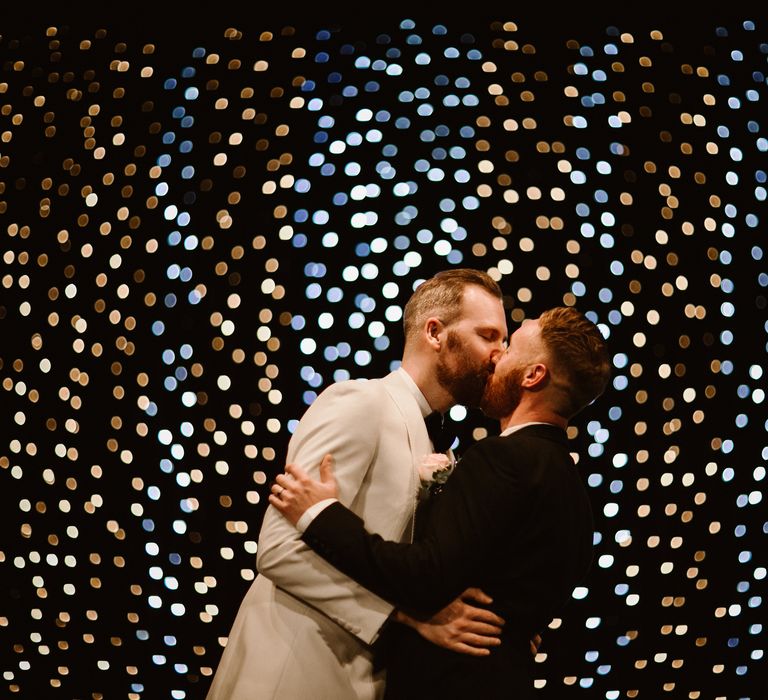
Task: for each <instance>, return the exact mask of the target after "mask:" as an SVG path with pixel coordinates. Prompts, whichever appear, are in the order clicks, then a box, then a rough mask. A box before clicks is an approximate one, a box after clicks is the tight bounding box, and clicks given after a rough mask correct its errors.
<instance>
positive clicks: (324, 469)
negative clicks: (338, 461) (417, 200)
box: [320, 452, 336, 484]
mask: <svg viewBox="0 0 768 700" xmlns="http://www.w3.org/2000/svg"><path fill="white" fill-rule="evenodd" d="M320 481H322V482H323V483H324V484H327V483H329V482H330V483H334V484H335V483H336V479H335V478H334V476H333V455H332V454H330V452H329V453H328V454H326V455H325V457H323V461H322V462H320Z"/></svg>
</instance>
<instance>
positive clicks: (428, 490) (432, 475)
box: [419, 452, 456, 498]
mask: <svg viewBox="0 0 768 700" xmlns="http://www.w3.org/2000/svg"><path fill="white" fill-rule="evenodd" d="M455 467H456V462H455V461H454V460H453V459H451V458H450V457H449V456H448V455H447V454H445V453H444V452H435V453H433V454H429V455H427V456H426V457H424V459H423V460H422V462H421V464H419V482H420V488H419V497H420V498H426V497H427V496H433V495H435V494H438V493H440V491H442V488H443V484H445V482H446V481H448V477H449V476H450V475H451V472H452V471H453V470H454V468H455Z"/></svg>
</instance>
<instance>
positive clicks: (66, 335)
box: [0, 4, 768, 700]
mask: <svg viewBox="0 0 768 700" xmlns="http://www.w3.org/2000/svg"><path fill="white" fill-rule="evenodd" d="M509 8H510V9H508V10H504V11H503V12H506V13H507V14H503V13H499V15H498V16H497V17H495V18H491V19H488V20H485V19H483V20H480V19H473V18H466V17H464V18H461V19H457V17H456V16H449V15H445V16H444V17H443V16H441V15H440V13H439V12H438V11H435V12H434V13H432V14H431V15H430V16H427V17H419V18H416V19H412V18H411V17H410V16H409V15H408V14H407V13H404V14H403V16H402V17H397V18H391V19H382V20H381V21H378V22H377V23H375V26H374V23H370V24H368V23H366V22H351V21H350V22H349V23H346V24H345V22H344V21H335V22H330V21H329V22H323V21H322V19H318V18H317V17H315V18H313V19H311V20H309V19H307V20H305V21H304V22H303V23H302V19H301V18H300V17H297V18H296V19H295V20H294V21H290V20H288V21H272V20H270V19H269V18H268V17H266V16H264V17H262V19H261V20H259V17H258V13H256V14H257V16H256V18H254V19H250V20H248V21H245V20H244V21H242V22H240V23H239V24H237V23H231V24H230V23H226V22H219V21H218V20H217V19H216V18H215V17H206V18H204V19H203V20H200V21H198V22H197V23H196V24H195V26H194V27H193V29H194V31H190V25H189V23H188V24H186V25H185V24H184V21H187V20H180V25H179V27H178V28H177V27H175V26H174V25H172V24H169V25H167V26H162V25H153V23H151V22H147V26H145V27H142V28H141V29H140V30H138V29H136V28H135V27H134V28H130V29H129V28H127V27H126V26H125V25H124V24H121V23H120V22H119V21H115V22H114V23H109V22H105V23H102V24H98V23H95V24H94V23H88V22H85V21H83V22H81V23H79V22H71V23H69V24H46V23H45V22H43V21H41V22H39V23H37V24H35V23H31V24H28V25H27V24H24V25H23V26H22V24H21V23H19V24H18V25H14V23H13V22H12V21H11V22H5V23H4V26H3V27H2V28H1V29H0V34H1V35H0V63H1V65H2V72H1V73H0V251H1V254H2V272H1V273H0V279H1V282H2V285H1V286H0V331H1V333H0V337H1V338H2V340H1V341H0V384H1V386H2V390H1V391H0V397H1V400H0V419H1V420H2V439H0V507H1V508H2V513H3V520H2V522H3V538H2V540H1V544H0V674H1V676H2V681H1V682H0V695H2V696H3V697H23V698H30V699H35V700H37V699H39V698H51V699H52V700H53V699H56V698H62V699H64V698H68V699H71V698H92V699H94V700H100V699H102V698H120V697H122V698H131V699H140V698H146V699H149V700H156V699H157V698H203V697H204V695H205V692H206V691H207V688H208V685H209V683H210V680H211V677H212V674H213V671H214V670H215V668H216V665H217V663H218V660H219V658H220V655H221V652H222V648H223V646H222V645H223V644H224V642H225V639H226V635H227V633H228V631H229V627H230V625H231V623H232V621H233V619H234V616H235V612H236V610H237V606H238V605H239V602H240V599H241V598H242V596H243V595H244V593H245V591H246V590H247V588H248V586H249V584H250V582H251V580H252V579H253V577H254V576H255V550H256V541H257V537H258V530H259V525H260V521H261V517H262V514H263V510H264V507H265V502H266V498H265V496H266V493H267V485H268V483H269V481H270V480H271V479H272V477H273V476H274V475H275V473H276V472H278V471H281V470H282V466H283V462H282V455H283V454H284V451H285V447H286V444H287V441H288V439H289V437H290V434H291V430H292V429H293V428H294V426H295V425H296V422H297V420H298V419H299V418H300V416H301V414H302V413H303V411H304V410H305V408H306V407H307V405H308V404H310V403H311V402H312V400H313V399H314V397H315V396H316V395H317V394H318V393H319V392H320V391H321V390H322V389H323V388H324V387H327V386H328V385H329V384H330V383H331V382H333V381H336V380H340V379H346V378H366V377H374V376H380V375H383V374H385V373H386V372H388V371H389V370H390V368H393V367H395V366H397V362H398V360H399V357H400V349H401V344H402V334H401V327H400V324H401V315H402V307H403V304H404V303H405V301H406V299H407V298H408V296H409V295H410V293H411V292H412V290H413V289H414V287H415V285H416V284H417V283H418V282H419V281H420V280H423V279H424V278H426V277H428V276H430V275H432V274H434V273H435V272H437V271H439V270H441V269H444V268H447V267H451V266H462V267H464V266H466V267H476V268H481V269H484V270H487V271H489V272H490V273H491V274H492V275H493V276H494V278H495V279H497V280H498V281H499V283H500V285H501V287H502V289H503V290H504V293H505V305H506V308H507V310H508V313H509V324H510V329H511V330H514V328H515V326H516V325H517V324H518V323H519V322H520V321H522V320H523V319H524V318H527V317H532V316H537V315H538V314H539V313H540V312H541V311H543V310H544V309H546V308H548V307H551V306H555V305H559V304H568V305H576V306H577V307H578V308H579V309H581V310H582V311H584V312H585V313H587V314H588V315H589V317H590V318H592V319H593V320H594V321H595V322H597V323H598V324H600V327H601V329H602V330H603V332H604V334H605V335H606V337H608V339H609V343H610V346H611V351H612V357H613V364H614V376H613V383H612V386H611V387H610V389H609V391H608V392H607V393H606V395H605V396H603V397H602V398H601V399H600V400H599V401H598V402H596V403H595V404H594V405H593V406H591V407H590V408H589V409H587V410H586V411H585V412H584V413H583V414H582V415H581V416H579V417H577V419H576V420H575V422H574V425H573V426H572V427H571V428H570V436H571V438H572V444H573V451H574V454H575V455H576V456H577V459H578V464H577V468H578V469H579V470H580V471H581V473H582V474H583V477H584V480H585V482H586V483H587V484H588V487H589V492H590V495H591V498H592V502H593V506H594V511H595V517H596V534H595V544H596V550H595V551H596V554H595V563H594V567H593V570H592V572H591V574H590V577H589V580H588V582H587V585H586V586H584V587H583V588H580V589H577V590H576V591H574V596H573V600H572V601H571V603H570V605H569V608H568V610H567V611H566V614H564V615H563V618H562V619H558V620H554V621H553V623H552V625H551V627H550V629H548V630H546V631H545V633H544V642H543V646H542V649H541V651H540V653H539V655H538V656H537V659H536V661H537V663H536V667H535V670H536V679H537V680H536V685H537V687H538V688H539V689H540V692H539V695H540V696H541V698H547V699H549V700H562V699H565V698H574V699H577V698H584V699H587V698H590V699H591V698H604V699H606V700H616V699H618V698H643V699H645V698H648V699H649V700H658V699H659V698H686V699H702V700H703V699H714V698H717V699H727V700H737V699H748V700H765V698H766V697H768V681H767V680H766V676H767V675H768V674H766V672H765V656H764V653H765V649H764V646H765V643H764V639H765V636H764V621H765V613H766V611H765V601H764V600H763V598H764V594H765V581H766V559H767V558H768V557H766V550H767V549H768V548H767V547H766V533H767V532H768V523H767V522H766V517H765V512H766V511H765V503H764V500H763V495H764V488H765V487H764V483H765V461H766V458H768V441H766V418H767V416H766V411H765V405H766V401H765V389H764V387H765V351H766V331H767V330H768V324H767V323H766V286H768V269H767V268H766V264H765V260H764V248H765V240H764V227H765V200H766V172H767V171H768V168H766V151H767V150H768V140H767V138H766V131H764V129H765V128H766V127H768V123H767V122H768V118H766V100H768V88H767V87H766V75H768V68H767V67H766V60H767V59H768V22H765V21H757V19H758V18H756V17H749V16H744V17H742V18H738V19H736V20H732V19H729V20H728V21H719V20H718V18H717V16H716V11H715V10H713V11H712V14H711V17H710V18H708V19H704V18H699V19H698V21H697V22H695V23H694V22H692V21H691V22H690V23H689V24H686V23H685V22H681V23H680V24H678V25H676V26H674V25H673V26H667V25H665V24H664V23H663V22H661V21H660V22H659V23H658V24H656V23H655V22H654V18H653V16H645V17H643V18H641V19H638V18H634V19H631V20H629V19H628V20H626V21H624V22H622V21H621V20H612V21H610V22H609V21H607V20H605V21H603V20H601V19H600V16H599V14H598V15H595V14H593V15H591V16H590V17H589V18H585V19H584V20H583V21H581V22H578V23H571V22H560V23H558V24H557V26H554V25H553V26H549V25H548V24H547V23H536V24H533V23H529V22H527V21H526V19H525V17H524V16H515V14H514V4H512V5H510V6H509ZM41 12H42V11H41ZM651 14H652V13H651ZM40 19H43V20H44V17H41V18H40ZM182 29H183V31H182ZM761 216H763V224H762V225H761V223H760V221H761V219H760V217H761ZM452 417H453V418H454V419H455V420H456V421H458V423H459V428H460V443H459V447H458V450H457V452H458V453H459V454H461V451H462V449H464V448H465V447H466V446H467V445H468V444H471V442H472V441H474V440H477V439H480V438H482V437H483V436H484V435H486V434H488V432H489V431H493V430H494V425H493V424H492V423H490V422H489V421H488V420H487V419H485V418H484V417H483V416H482V414H480V413H479V412H475V411H474V410H470V411H467V410H465V409H463V408H462V407H456V408H454V409H453V410H452Z"/></svg>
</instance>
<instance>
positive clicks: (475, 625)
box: [463, 622, 504, 636]
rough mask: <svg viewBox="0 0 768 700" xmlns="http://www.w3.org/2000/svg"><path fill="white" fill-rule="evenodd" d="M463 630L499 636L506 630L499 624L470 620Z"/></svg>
mask: <svg viewBox="0 0 768 700" xmlns="http://www.w3.org/2000/svg"><path fill="white" fill-rule="evenodd" d="M463 631H464V632H467V633H472V634H483V635H489V636H491V635H492V636H498V635H500V634H501V633H502V632H503V631H504V630H502V628H501V627H499V626H498V625H488V624H485V623H483V622H470V623H468V624H467V625H466V626H465V627H464V628H463Z"/></svg>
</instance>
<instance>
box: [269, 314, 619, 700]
mask: <svg viewBox="0 0 768 700" xmlns="http://www.w3.org/2000/svg"><path fill="white" fill-rule="evenodd" d="M609 377H610V360H609V355H608V350H607V348H606V345H605V342H604V340H603V337H602V335H601V333H600V331H599V329H598V328H597V327H596V326H595V325H594V324H593V323H592V322H591V321H589V320H588V319H587V318H586V317H584V316H583V315H582V314H581V313H579V312H578V311H577V310H576V309H574V308H572V307H558V308H555V309H551V310H549V311H547V312H545V313H543V314H542V315H541V316H540V317H539V318H538V319H536V320H528V321H525V322H524V323H523V324H522V325H521V327H520V328H519V329H518V330H517V331H516V332H515V333H514V334H513V335H512V336H511V338H510V340H509V347H508V348H507V350H506V351H505V353H504V354H503V355H502V356H501V358H500V359H499V360H498V362H497V365H496V371H495V373H494V374H493V375H492V376H491V378H490V379H489V380H488V385H487V387H486V391H485V395H484V398H483V402H482V404H481V408H482V409H483V411H484V413H486V414H487V415H489V416H493V417H495V418H499V420H500V427H501V434H500V435H499V436H496V437H489V438H486V439H484V440H481V441H479V442H477V443H475V444H474V445H472V446H471V447H470V448H469V449H468V450H467V451H466V453H465V454H464V456H463V458H462V459H461V461H460V463H459V464H458V465H457V468H456V470H455V471H454V473H453V475H452V476H451V477H450V479H449V480H448V481H447V483H446V484H445V487H444V489H443V491H442V493H440V495H439V496H438V497H437V498H436V499H435V500H434V502H433V503H432V504H431V505H430V509H429V511H428V513H427V514H426V516H425V519H424V522H423V523H421V527H420V531H421V534H420V537H419V539H418V541H416V542H414V543H412V544H403V543H395V542H389V541H385V540H383V539H382V538H381V537H379V536H377V535H371V534H369V533H367V532H366V531H365V525H364V523H363V521H362V520H361V519H360V518H359V517H358V516H356V515H355V514H353V513H352V512H351V511H349V510H347V509H346V508H344V507H343V506H342V505H341V504H340V503H338V502H337V501H335V500H334V499H335V481H334V479H333V473H332V466H331V464H332V463H331V459H330V457H331V456H330V455H327V456H326V458H325V459H324V460H323V465H322V469H321V481H314V480H312V479H310V478H309V477H308V476H307V474H306V473H305V472H304V471H303V470H302V469H301V468H300V467H298V466H297V465H288V466H287V467H286V474H282V475H280V476H278V477H277V479H276V483H275V485H274V486H273V487H272V493H271V494H270V497H269V501H270V503H272V505H274V506H275V507H276V508H277V509H278V510H279V511H280V512H281V513H282V514H283V515H284V516H285V517H286V518H288V520H290V521H291V522H293V523H294V524H297V523H298V525H297V526H298V527H299V529H300V530H302V529H303V530H304V533H303V539H304V540H305V542H306V543H307V544H308V545H309V546H310V547H312V548H313V549H314V550H315V551H317V552H318V554H320V555H321V556H322V557H324V558H325V559H327V560H328V561H329V562H330V563H332V564H333V565H334V566H335V567H337V568H338V569H340V570H341V571H343V572H344V573H345V574H347V575H348V576H350V577H351V578H354V579H356V580H357V581H359V582H360V583H361V584H362V585H364V586H365V587H366V588H368V589H370V590H371V591H373V592H375V593H376V594H378V595H379V596H381V597H382V598H385V599H386V600H389V601H391V602H393V603H394V604H395V605H397V606H398V611H397V612H396V613H395V619H396V620H397V621H400V622H405V623H406V625H408V626H410V627H412V628H413V629H409V628H408V627H402V632H401V633H400V634H398V636H397V640H396V643H394V644H393V645H392V648H391V649H390V656H389V658H388V661H387V684H386V695H385V696H386V697H387V698H397V699H398V700H402V699H404V698H420V699H423V698H425V697H429V698H431V697H434V698H440V699H441V700H445V699H447V698H468V697H482V698H484V699H491V698H499V699H500V698H505V699H507V700H509V699H511V698H514V699H515V700H522V699H524V698H533V697H534V695H533V693H534V689H533V683H532V669H531V664H532V655H531V652H530V646H529V640H531V639H534V638H535V637H536V635H537V634H538V633H540V632H541V631H542V630H543V629H544V628H545V627H546V626H547V625H548V624H549V622H550V621H551V619H552V618H553V617H554V616H556V615H557V614H559V613H560V611H561V610H562V608H563V607H564V606H565V605H566V603H567V602H568V600H569V598H570V595H571V593H572V591H573V588H574V587H575V586H577V585H578V584H579V583H580V582H581V581H583V579H584V577H585V575H586V573H587V571H588V569H589V566H590V564H591V561H592V536H593V520H592V512H591V509H590V503H589V499H588V496H587V493H586V490H585V488H584V485H583V483H582V481H581V479H580V476H579V473H578V472H577V470H576V468H575V466H574V462H573V459H572V457H571V455H570V452H569V449H568V441H567V433H566V428H567V425H568V421H569V420H570V419H571V418H572V417H573V416H574V415H576V414H577V413H578V412H579V411H581V409H583V408H584V407H585V406H586V405H588V404H589V403H591V402H592V401H593V400H594V399H595V398H596V397H598V396H599V395H600V394H602V392H603V391H604V390H605V387H606V385H607V383H608V380H609ZM306 511H309V512H308V514H307V515H308V516H309V517H307V515H304V514H305V512H306ZM318 511H319V512H318ZM302 516H304V517H303V518H302ZM308 520H309V522H308V523H307V521H308ZM470 584H472V585H476V586H478V587H480V588H482V590H483V591H485V592H486V593H488V594H489V595H490V596H491V598H492V599H493V604H492V605H491V608H492V610H493V611H494V612H495V613H497V614H498V615H499V616H501V617H502V618H504V620H505V621H506V624H505V626H504V631H503V633H502V635H501V644H500V645H499V646H496V647H495V648H493V649H492V650H491V651H488V650H486V652H487V653H486V655H485V656H480V655H465V654H458V653H456V652H454V651H449V650H447V649H445V648H442V647H441V646H436V645H434V644H430V643H429V642H427V641H426V640H425V639H424V637H422V636H420V635H419V634H416V633H415V632H414V630H419V631H420V632H422V633H423V632H424V629H423V627H424V626H425V625H428V624H429V622H428V621H424V620H425V619H426V618H428V617H429V615H431V614H432V613H434V612H435V611H438V610H440V609H441V608H443V607H444V606H445V605H446V604H447V603H449V602H450V601H451V600H453V599H455V598H456V597H457V595H458V594H459V593H460V592H461V591H462V590H464V589H465V588H467V586H469V585H470ZM405 611H408V612H407V613H406V612H405ZM415 611H417V612H415ZM425 636H428V635H425Z"/></svg>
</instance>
